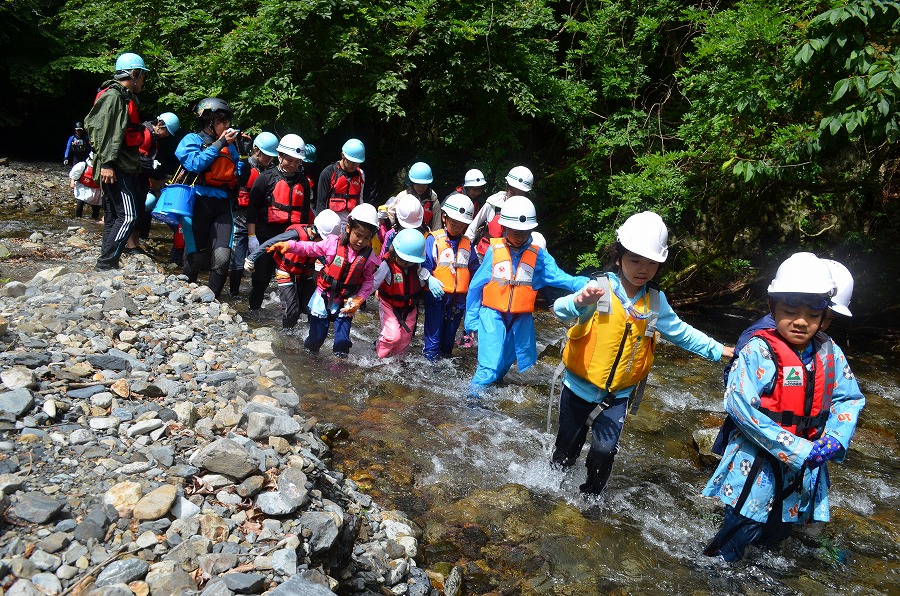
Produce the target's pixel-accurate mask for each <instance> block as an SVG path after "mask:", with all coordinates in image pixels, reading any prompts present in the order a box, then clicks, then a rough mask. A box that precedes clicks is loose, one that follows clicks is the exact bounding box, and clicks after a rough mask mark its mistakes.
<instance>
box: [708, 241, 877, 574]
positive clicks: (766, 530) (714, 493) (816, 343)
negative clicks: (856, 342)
mask: <svg viewBox="0 0 900 596" xmlns="http://www.w3.org/2000/svg"><path fill="white" fill-rule="evenodd" d="M834 289H835V284H834V281H833V280H832V277H831V272H830V271H829V269H828V266H827V265H826V264H825V263H824V262H822V261H821V260H820V259H818V258H816V256H815V255H813V254H811V253H797V254H794V255H792V256H791V257H789V258H788V259H787V260H785V261H784V262H783V263H782V264H781V265H780V266H779V267H778V271H777V272H776V274H775V279H773V280H772V283H771V284H769V290H768V294H769V309H770V311H771V313H772V316H773V318H774V320H775V327H774V329H761V330H759V331H757V332H756V333H755V334H754V335H753V337H752V338H751V339H750V341H749V342H747V345H746V346H744V348H743V349H741V351H740V353H739V355H738V360H737V363H736V365H735V367H734V368H733V369H732V371H731V373H730V374H729V375H728V388H727V389H726V391H725V411H726V412H727V413H728V415H729V417H730V418H731V419H733V421H734V423H735V425H736V429H735V430H734V431H732V432H731V433H730V436H729V437H728V446H727V448H726V450H725V455H724V457H723V458H722V461H721V462H720V463H719V467H718V468H717V469H716V471H715V473H714V474H713V477H712V478H711V479H710V480H709V482H708V483H707V484H706V487H705V488H704V489H703V494H704V495H706V496H708V497H719V499H720V500H721V501H722V502H723V503H724V504H725V519H724V520H723V522H722V527H721V529H720V530H719V532H718V533H717V534H716V536H715V537H714V538H713V540H712V542H711V543H710V544H709V545H708V546H707V547H706V548H705V549H704V551H703V554H705V555H707V556H717V555H718V556H721V557H722V558H723V559H724V560H726V561H738V560H740V559H741V558H742V557H743V555H744V550H745V549H746V548H747V546H748V545H749V544H757V545H760V546H762V547H766V548H774V547H777V546H778V545H779V544H780V543H781V542H782V541H783V540H784V539H785V538H787V537H788V536H789V535H790V532H791V529H792V527H793V525H794V524H797V523H811V522H816V521H828V520H829V519H830V514H829V506H828V489H829V485H830V480H829V477H828V471H827V466H826V465H825V462H827V461H828V460H831V459H834V460H835V461H843V459H844V457H845V456H846V453H847V449H848V447H849V446H850V440H851V438H852V437H853V433H854V431H855V429H856V422H857V419H858V416H859V412H860V411H861V410H862V408H863V407H864V406H865V397H864V396H863V394H862V393H861V392H860V390H859V386H858V385H857V383H856V379H855V378H854V376H853V373H852V372H851V371H850V367H849V365H848V364H847V360H846V357H845V356H844V354H843V352H842V351H841V349H840V348H839V347H838V346H837V345H836V344H835V343H834V342H833V341H832V340H831V338H829V337H828V336H827V335H825V334H824V333H820V332H819V330H820V327H821V324H822V322H823V321H824V319H825V317H826V315H827V311H828V303H829V298H830V297H831V295H832V294H833V292H834Z"/></svg>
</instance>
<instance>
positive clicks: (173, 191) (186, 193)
mask: <svg viewBox="0 0 900 596" xmlns="http://www.w3.org/2000/svg"><path fill="white" fill-rule="evenodd" d="M153 213H168V214H170V215H187V216H188V217H190V216H191V215H193V214H194V187H193V186H187V185H185V184H169V185H167V186H166V187H165V188H163V189H162V193H161V194H160V195H159V201H157V202H156V207H154V209H153Z"/></svg>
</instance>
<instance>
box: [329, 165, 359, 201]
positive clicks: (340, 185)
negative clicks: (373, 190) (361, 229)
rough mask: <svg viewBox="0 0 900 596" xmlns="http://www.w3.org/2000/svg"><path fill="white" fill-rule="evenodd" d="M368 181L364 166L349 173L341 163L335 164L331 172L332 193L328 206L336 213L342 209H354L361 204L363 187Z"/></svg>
mask: <svg viewBox="0 0 900 596" xmlns="http://www.w3.org/2000/svg"><path fill="white" fill-rule="evenodd" d="M365 181H366V175H365V174H364V173H363V171H362V168H358V169H357V170H356V171H355V172H353V173H352V174H351V173H348V172H345V171H344V170H342V169H341V166H340V163H338V164H337V165H335V168H334V172H333V173H332V174H331V194H330V196H329V197H328V208H329V209H331V210H332V211H334V212H335V213H340V212H341V211H353V209H354V208H355V207H356V206H357V205H359V204H360V202H361V197H360V195H361V194H362V187H363V184H364V183H365Z"/></svg>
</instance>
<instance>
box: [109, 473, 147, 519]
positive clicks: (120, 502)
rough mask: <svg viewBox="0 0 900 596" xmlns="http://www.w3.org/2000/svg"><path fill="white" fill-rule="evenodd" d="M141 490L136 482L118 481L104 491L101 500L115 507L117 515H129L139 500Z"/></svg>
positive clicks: (141, 493)
mask: <svg viewBox="0 0 900 596" xmlns="http://www.w3.org/2000/svg"><path fill="white" fill-rule="evenodd" d="M142 495H143V490H142V488H141V485H140V483H138V482H120V483H118V484H116V485H114V486H113V487H112V488H110V489H109V490H108V491H106V494H105V495H104V496H103V502H104V503H106V504H107V505H111V506H112V507H113V508H115V510H116V512H117V513H118V514H119V517H131V512H132V511H133V510H134V506H135V505H137V502H138V501H140V500H141V496H142Z"/></svg>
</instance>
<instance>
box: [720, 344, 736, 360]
mask: <svg viewBox="0 0 900 596" xmlns="http://www.w3.org/2000/svg"><path fill="white" fill-rule="evenodd" d="M732 357H734V347H733V346H725V347H724V348H722V357H721V358H719V360H725V359H728V360H731V359H732Z"/></svg>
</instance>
